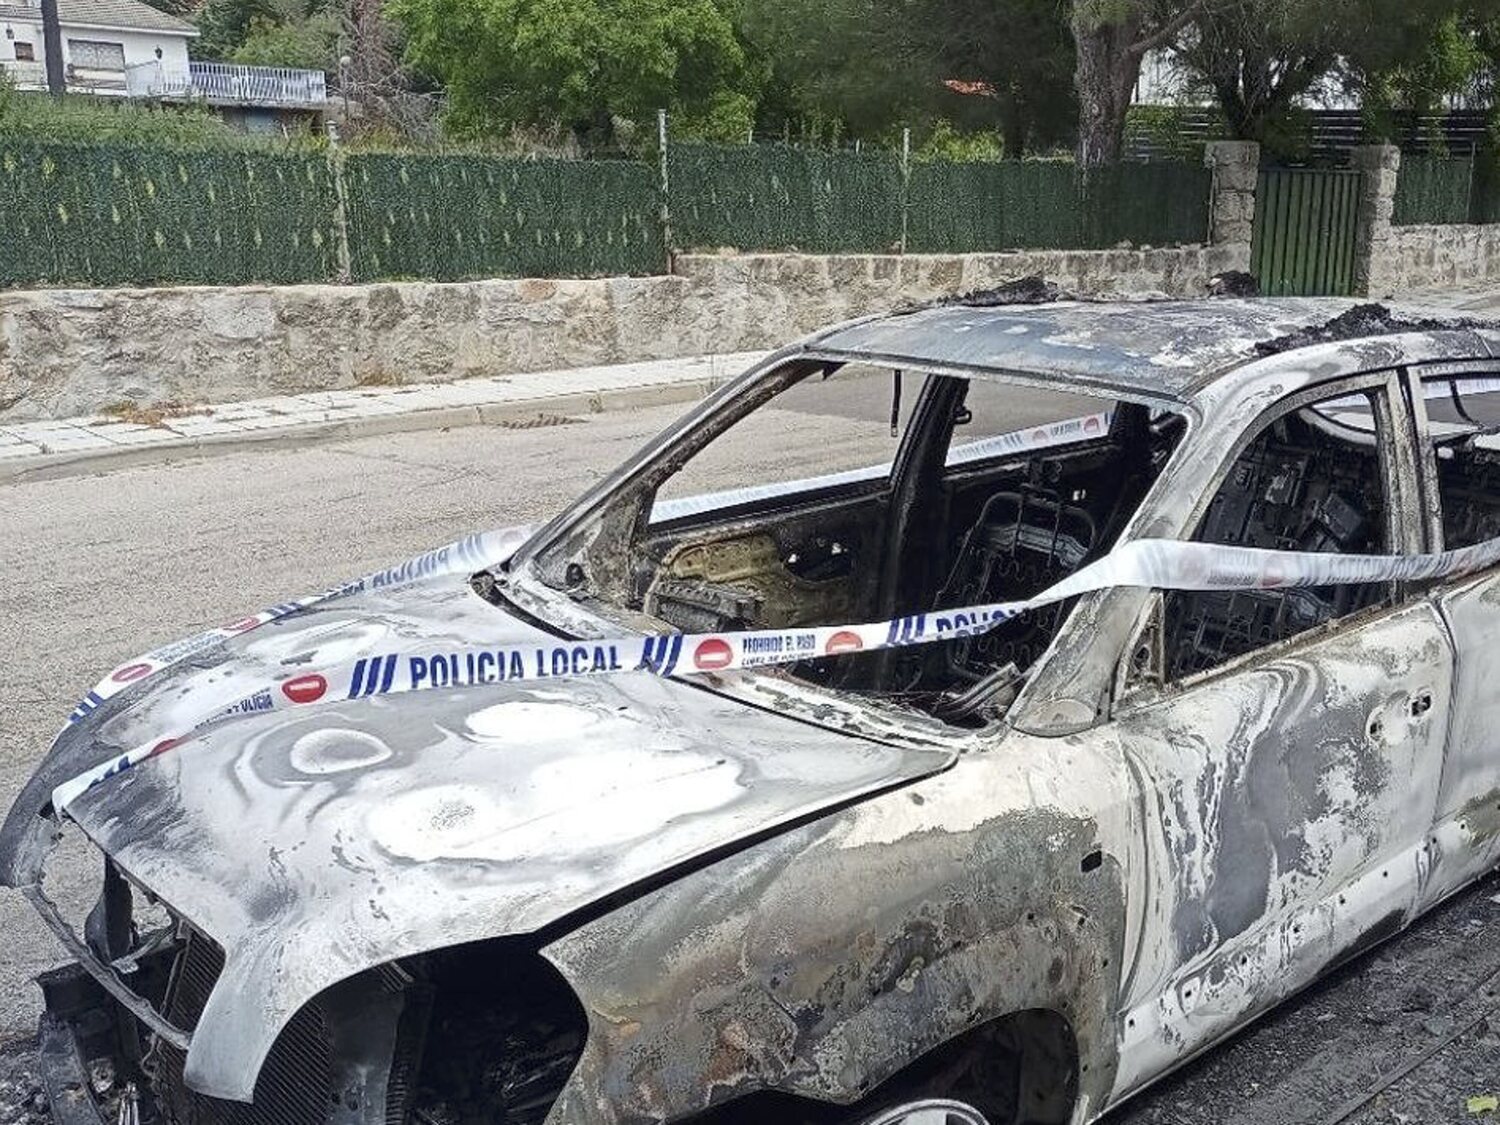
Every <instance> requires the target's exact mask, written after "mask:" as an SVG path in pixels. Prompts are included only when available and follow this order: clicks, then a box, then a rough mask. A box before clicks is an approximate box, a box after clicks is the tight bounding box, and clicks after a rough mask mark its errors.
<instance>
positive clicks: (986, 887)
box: [544, 732, 1139, 1125]
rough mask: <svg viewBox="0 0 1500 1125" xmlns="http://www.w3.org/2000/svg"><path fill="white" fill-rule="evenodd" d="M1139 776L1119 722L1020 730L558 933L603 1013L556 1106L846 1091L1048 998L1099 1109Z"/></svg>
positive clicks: (1107, 1071) (653, 1105)
mask: <svg viewBox="0 0 1500 1125" xmlns="http://www.w3.org/2000/svg"><path fill="white" fill-rule="evenodd" d="M1126 793H1127V788H1126V785H1125V779H1124V773H1123V769H1122V762H1121V760H1120V758H1119V755H1118V752H1117V748H1115V747H1113V746H1112V745H1111V744H1109V743H1108V741H1107V739H1105V738H1104V737H1103V736H1102V733H1101V732H1093V733H1091V734H1090V735H1087V736H1077V737H1074V738H1067V739H1036V738H1030V737H1027V736H1024V735H1019V734H1017V733H1015V732H1012V733H1011V734H1009V735H1006V736H1005V737H1004V738H1003V739H1002V740H1001V741H1000V744H999V745H998V746H996V747H994V748H987V749H982V750H978V751H975V752H971V753H970V754H967V755H965V756H964V757H963V758H961V759H960V760H959V762H958V764H957V765H955V766H954V768H953V769H952V770H950V771H949V772H948V773H947V774H946V775H942V776H935V777H932V778H929V779H926V780H924V781H921V782H918V783H916V784H912V785H909V786H905V787H903V788H901V789H899V790H896V791H893V792H891V793H888V794H886V795H884V796H882V797H879V798H875V799H873V800H870V801H866V802H863V803H861V804H859V805H857V806H854V807H851V808H849V809H846V810H844V811H842V812H840V813H837V814H834V815H832V816H829V817H826V818H824V819H821V820H819V821H816V822H814V823H812V824H808V825H805V826H804V827H802V828H799V829H797V830H795V831H793V832H791V833H788V834H786V835H784V836H781V837H778V838H775V839H772V840H767V841H765V842H763V843H761V844H759V845H757V846H756V847H754V848H751V849H749V850H746V851H744V852H741V853H738V854H736V855H733V856H730V857H727V858H725V859H723V860H720V861H719V862H717V863H715V864H713V865H712V866H709V867H707V868H704V869H702V870H699V871H696V872H694V873H692V874H690V875H687V876H686V877H684V878H683V879H681V880H679V881H677V882H676V883H673V884H672V885H670V886H667V887H663V888H661V889H660V890H657V891H654V892H652V893H650V894H648V895H646V896H644V897H642V898H641V899H639V900H637V901H635V902H632V903H630V904H627V905H625V906H622V907H621V908H619V909H618V910H616V911H614V912H613V913H611V914H609V915H606V916H604V917H602V918H599V919H597V920H595V921H593V922H590V923H588V924H586V925H584V926H582V927H581V928H580V929H578V930H577V931H576V932H574V933H571V934H569V935H568V936H566V937H563V938H561V939H559V940H558V941H556V942H554V943H553V944H552V945H550V946H548V947H547V948H546V949H545V950H544V953H545V955H546V956H547V957H548V958H549V960H551V961H553V963H554V964H556V965H557V967H558V968H559V969H560V970H561V972H562V973H563V975H564V977H565V978H567V980H568V981H569V983H570V984H571V985H572V986H573V987H574V989H575V990H576V991H577V992H578V994H579V996H580V998H581V1000H582V1002H583V1005H584V1008H585V1010H586V1011H587V1012H588V1014H589V1020H590V1033H589V1039H588V1044H587V1047H586V1048H585V1051H584V1055H583V1057H582V1059H581V1060H580V1062H579V1064H578V1066H577V1068H576V1069H575V1071H574V1073H573V1075H572V1078H571V1079H570V1082H569V1084H568V1086H567V1088H566V1089H565V1091H564V1093H563V1095H562V1098H561V1099H560V1101H559V1102H558V1103H557V1105H556V1106H555V1107H554V1109H553V1113H552V1116H551V1117H549V1119H548V1120H549V1122H550V1123H551V1125H559V1123H561V1122H570V1123H573V1122H578V1123H593V1122H598V1123H605V1122H609V1123H614V1122H645V1121H674V1120H678V1119H680V1118H684V1117H687V1116H689V1115H691V1114H694V1113H697V1112H699V1111H701V1110H703V1109H704V1108H707V1107H708V1106H710V1105H715V1104H719V1103H721V1102H724V1101H727V1100H730V1099H731V1098H733V1097H736V1096H739V1095H743V1094H748V1093H751V1092H755V1091H758V1090H779V1091H783V1092H786V1093H790V1094H795V1095H800V1096H803V1097H807V1098H813V1099H817V1100H821V1101H826V1102H833V1103H838V1104H847V1103H850V1102H853V1101H855V1100H857V1099H858V1098H860V1097H861V1096H862V1095H863V1094H865V1093H868V1092H869V1091H870V1090H871V1089H873V1088H874V1087H875V1086H877V1085H878V1084H879V1083H880V1082H881V1081H883V1080H884V1079H886V1078H888V1077H890V1076H891V1075H892V1074H894V1073H896V1072H897V1071H899V1070H901V1069H902V1068H903V1067H904V1066H906V1065H907V1064H908V1063H910V1062H912V1061H914V1060H915V1059H917V1058H918V1057H920V1056H921V1055H922V1054H924V1053H925V1052H927V1051H930V1050H932V1049H934V1048H937V1047H939V1046H941V1045H942V1044H943V1043H945V1042H947V1041H948V1040H950V1039H953V1038H955V1037H957V1036H959V1035H960V1034H962V1033H963V1032H965V1031H968V1030H969V1029H970V1028H973V1027H975V1026H977V1025H979V1024H982V1023H985V1022H987V1021H989V1020H992V1019H996V1018H999V1017H1003V1016H1007V1015H1010V1014H1013V1013H1016V1012H1021V1011H1027V1010H1033V1009H1046V1010H1051V1011H1054V1012H1057V1013H1059V1014H1061V1015H1063V1016H1064V1017H1066V1019H1067V1020H1068V1022H1069V1024H1070V1025H1071V1026H1072V1029H1073V1033H1074V1036H1075V1037H1076V1041H1077V1046H1078V1050H1079V1055H1080V1060H1081V1066H1080V1070H1081V1073H1080V1078H1079V1086H1080V1095H1081V1096H1080V1102H1081V1105H1082V1107H1083V1111H1084V1112H1085V1113H1087V1112H1088V1110H1089V1108H1090V1107H1094V1108H1095V1109H1097V1107H1098V1106H1099V1104H1100V1102H1101V1100H1102V1098H1103V1097H1104V1095H1105V1093H1106V1092H1107V1091H1108V1089H1109V1087H1110V1085H1111V1082H1112V1077H1113V1072H1114V1052H1115V1036H1114V1005H1115V997H1116V995H1117V993H1118V988H1119V972H1120V964H1121V962H1120V951H1121V947H1122V939H1123V923H1122V920H1123V904H1124V900H1125V896H1126V888H1125V883H1126V880H1127V879H1128V878H1130V873H1129V871H1128V866H1127V859H1128V853H1129V851H1130V842H1131V841H1132V840H1133V839H1135V838H1138V834H1139V826H1138V825H1136V824H1135V823H1134V818H1133V812H1132V810H1131V807H1130V805H1129V803H1128V802H1127V801H1126V799H1125V797H1126Z"/></svg>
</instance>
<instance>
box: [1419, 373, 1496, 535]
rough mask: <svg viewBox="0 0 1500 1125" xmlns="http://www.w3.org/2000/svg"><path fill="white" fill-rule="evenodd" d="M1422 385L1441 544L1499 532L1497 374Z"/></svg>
mask: <svg viewBox="0 0 1500 1125" xmlns="http://www.w3.org/2000/svg"><path fill="white" fill-rule="evenodd" d="M1424 387H1425V389H1426V394H1427V400H1428V401H1427V415H1428V428H1429V430H1430V431H1431V434H1432V440H1433V444H1434V447H1435V452H1436V454H1437V473H1438V494H1439V496H1440V498H1441V501H1442V507H1443V546H1444V547H1445V548H1447V549H1448V550H1450V551H1451V550H1455V549H1457V548H1459V547H1471V546H1473V545H1474V544H1476V543H1482V542H1484V541H1485V540H1487V539H1493V538H1495V537H1497V536H1500V379H1497V378H1496V377H1494V376H1482V377H1477V378H1469V379H1453V378H1450V379H1442V380H1431V381H1428V382H1427V383H1425V384H1424Z"/></svg>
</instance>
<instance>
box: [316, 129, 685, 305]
mask: <svg viewBox="0 0 1500 1125" xmlns="http://www.w3.org/2000/svg"><path fill="white" fill-rule="evenodd" d="M344 176H345V183H346V185H347V198H348V208H349V212H348V214H349V241H350V252H351V257H352V259H353V265H354V276H355V279H356V280H359V281H372V280H377V279H380V278H391V277H423V278H433V279H436V280H441V281H454V280H459V279H463V278H476V277H507V276H509V277H558V276H575V277H576V276H605V275H610V274H649V273H660V272H661V271H662V270H663V268H664V267H665V264H666V247H665V244H664V242H663V239H662V229H661V225H660V222H659V211H658V209H659V206H660V200H659V196H658V192H657V182H656V176H655V174H654V172H653V170H652V169H651V168H650V167H649V166H647V165H645V164H638V163H634V162H629V161H622V160H619V161H617V160H599V161H578V160H522V159H517V158H513V157H496V156H410V155H405V156H401V155H382V154H376V153H369V154H359V155H354V156H350V157H348V158H347V159H346V160H345V161H344Z"/></svg>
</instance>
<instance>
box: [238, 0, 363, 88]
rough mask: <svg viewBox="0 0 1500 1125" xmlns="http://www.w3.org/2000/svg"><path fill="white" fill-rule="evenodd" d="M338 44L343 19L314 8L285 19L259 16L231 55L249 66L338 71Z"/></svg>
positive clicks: (252, 22)
mask: <svg viewBox="0 0 1500 1125" xmlns="http://www.w3.org/2000/svg"><path fill="white" fill-rule="evenodd" d="M338 45H339V21H338V18H337V17H336V16H335V15H334V14H333V13H332V12H329V11H321V12H314V13H313V14H312V15H310V16H308V17H306V18H305V19H291V20H288V21H286V22H283V23H276V22H273V21H271V20H266V19H261V18H257V19H255V20H252V21H251V23H250V28H249V32H248V34H247V35H246V36H245V40H244V42H242V43H241V44H240V45H239V46H238V47H236V48H235V49H234V50H233V51H231V52H230V55H229V58H230V61H232V62H237V63H241V64H243V65H245V66H289V67H300V68H302V69H304V70H321V71H325V72H330V73H337V71H338V55H339V48H338Z"/></svg>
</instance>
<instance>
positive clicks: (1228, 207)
mask: <svg viewBox="0 0 1500 1125" xmlns="http://www.w3.org/2000/svg"><path fill="white" fill-rule="evenodd" d="M1203 163H1204V164H1206V165H1208V168H1209V170H1210V171H1211V172H1212V173H1213V180H1212V183H1211V186H1210V187H1209V205H1208V241H1209V243H1210V245H1213V246H1219V247H1223V248H1225V249H1226V250H1227V251H1228V252H1229V254H1228V260H1227V261H1226V263H1225V265H1224V267H1223V268H1224V269H1226V270H1248V269H1249V268H1250V236H1251V234H1252V233H1253V232H1254V230H1255V180H1256V177H1257V176H1258V175H1259V174H1260V145H1258V144H1256V143H1255V142H1254V141H1210V142H1209V143H1208V144H1207V145H1205V146H1204V148H1203Z"/></svg>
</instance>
